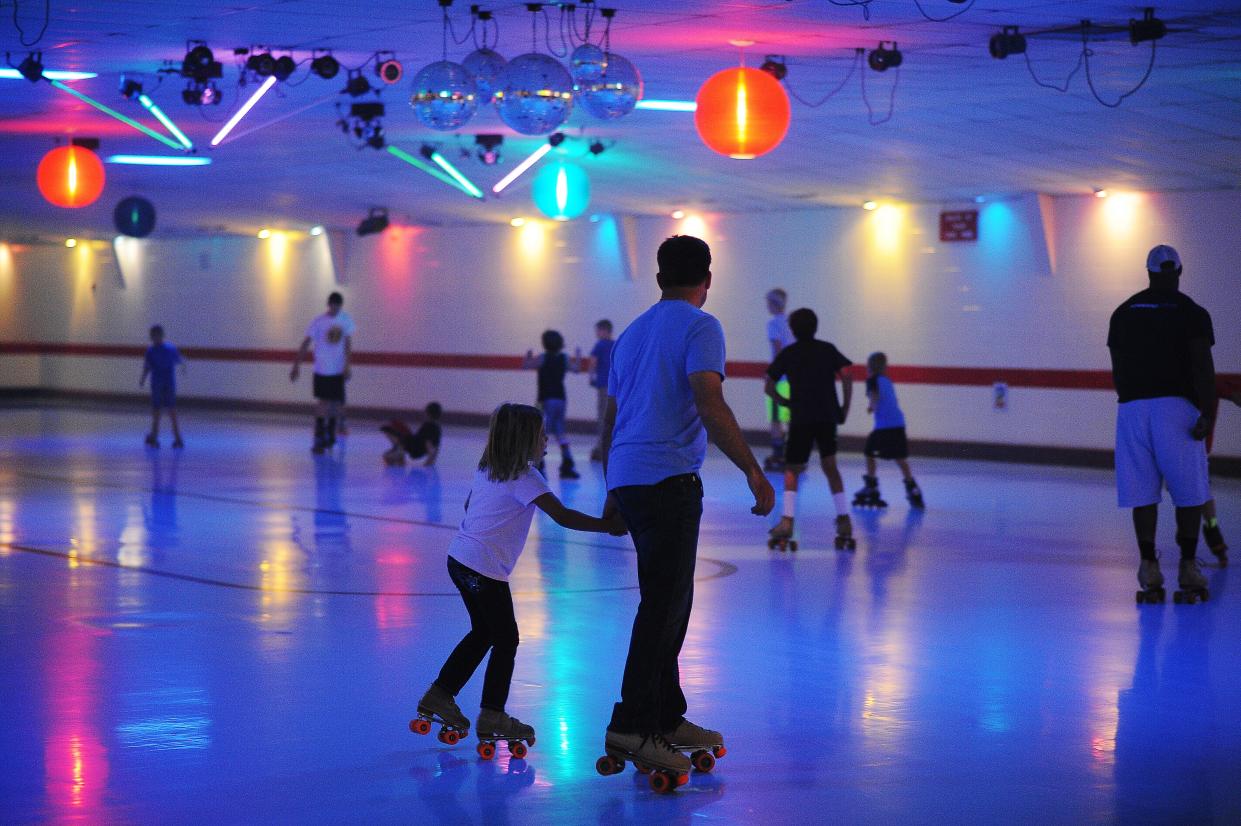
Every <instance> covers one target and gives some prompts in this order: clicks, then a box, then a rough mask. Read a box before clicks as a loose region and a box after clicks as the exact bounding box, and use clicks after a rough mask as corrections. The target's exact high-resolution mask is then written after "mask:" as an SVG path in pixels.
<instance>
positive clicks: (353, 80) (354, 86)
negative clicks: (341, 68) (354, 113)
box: [343, 69, 371, 98]
mask: <svg viewBox="0 0 1241 826" xmlns="http://www.w3.org/2000/svg"><path fill="white" fill-rule="evenodd" d="M370 90H371V82H370V81H369V80H367V79H366V78H365V77H363V76H362V70H361V69H350V70H349V80H347V81H345V88H344V90H343V93H344V94H346V95H350V96H352V97H355V98H360V97H362V95H365V94H366V93H367V92H369V91H370Z"/></svg>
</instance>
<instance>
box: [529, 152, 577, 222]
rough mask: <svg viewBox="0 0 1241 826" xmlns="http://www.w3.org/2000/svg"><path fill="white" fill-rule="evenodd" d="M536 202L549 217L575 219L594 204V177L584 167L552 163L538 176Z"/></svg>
mask: <svg viewBox="0 0 1241 826" xmlns="http://www.w3.org/2000/svg"><path fill="white" fill-rule="evenodd" d="M533 194H534V205H535V206H536V207H538V208H539V211H540V212H542V213H543V214H544V215H546V216H547V217H548V218H553V219H555V220H557V221H571V220H573V219H574V218H576V217H578V216H579V215H581V214H582V213H583V212H585V211H586V207H587V206H589V205H590V178H589V177H588V176H587V175H586V171H585V170H584V169H582V168H581V167H580V166H574V165H573V164H571V163H563V162H557V163H550V164H547V165H546V166H544V167H543V168H542V169H541V170H539V174H538V175H536V176H535V178H534V186H533Z"/></svg>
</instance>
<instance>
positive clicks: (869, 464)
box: [853, 353, 926, 510]
mask: <svg viewBox="0 0 1241 826" xmlns="http://www.w3.org/2000/svg"><path fill="white" fill-rule="evenodd" d="M866 400H867V402H868V404H867V408H866V411H867V412H868V413H874V414H875V429H874V430H872V431H871V432H870V436H868V437H867V438H866V447H865V449H864V451H863V452H864V453H865V454H866V475H865V476H863V477H862V481H863V482H864V483H865V486H864V487H862V489H861V490H859V491H858V492H857V493H856V494H854V496H853V505H854V507H863V508H886V507H887V506H888V503H887V502H885V501H883V499H882V498H881V497H880V496H879V477H878V476H877V475H875V474H876V471H875V459H876V458H878V459H892V460H894V461H895V462H896V464H897V465H898V466H899V467H900V469H901V474H902V475H903V476H904V477H905V496H906V497H907V498H908V499H909V504H910V505H911V506H913V507H915V508H917V509H919V510H921V509H922V508H924V507H926V505H925V504H924V503H923V501H922V491H921V490H920V489H919V488H918V483H917V482H916V481H914V476H913V474H912V473H910V471H909V462H908V461H906V460H907V459H908V458H909V443H908V442H907V441H906V439H905V414H903V413H901V406H900V404H898V403H897V401H896V388H895V387H893V386H892V380H891V379H890V378H888V357H887V355H885V354H884V353H871V354H870V357H869V358H868V359H866Z"/></svg>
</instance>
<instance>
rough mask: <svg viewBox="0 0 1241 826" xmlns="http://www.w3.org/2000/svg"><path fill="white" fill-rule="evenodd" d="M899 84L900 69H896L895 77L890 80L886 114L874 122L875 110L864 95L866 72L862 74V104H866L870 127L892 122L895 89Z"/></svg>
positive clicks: (894, 107)
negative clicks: (890, 90)
mask: <svg viewBox="0 0 1241 826" xmlns="http://www.w3.org/2000/svg"><path fill="white" fill-rule="evenodd" d="M900 82H901V69H900V67H899V66H898V67H897V68H896V76H895V77H894V78H892V94H891V95H890V97H889V98H888V114H886V115H884V116H883V117H882V118H880V119H879V120H875V110H874V109H873V108H872V107H871V105H870V98H869V97H867V95H866V72H862V102H863V103H865V104H866V120H867V121H868V122H869V123H870V125H871V126H879V125H880V124H883V123H887V122H888V121H890V120H892V115H894V114H896V87H897V85H898V84H899V83H900Z"/></svg>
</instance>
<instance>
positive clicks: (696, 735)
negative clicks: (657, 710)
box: [664, 720, 728, 774]
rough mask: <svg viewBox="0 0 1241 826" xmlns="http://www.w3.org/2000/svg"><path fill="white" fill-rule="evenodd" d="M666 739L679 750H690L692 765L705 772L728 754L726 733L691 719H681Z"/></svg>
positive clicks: (666, 735)
mask: <svg viewBox="0 0 1241 826" xmlns="http://www.w3.org/2000/svg"><path fill="white" fill-rule="evenodd" d="M664 739H665V740H667V741H668V745H670V746H672V747H673V748H674V749H676V750H677V751H687V752H689V753H690V755H689V762H690V765H692V766H693V767H694V769H695V771H699V772H701V773H703V774H706V773H707V772H709V771H711V770H712V769H714V768H715V761H716V760H718V759H719V758H721V757H723V756H724V755H726V754H728V749H726V748H724V735H722V734H720V733H719V732H718V731H712V730H711V729H706V728H703V727H702V726H699V725H695V724H694V723H691V722H690V721H689V720H681V723H680V725H678V726H677V727H676V729H675V730H673V731H670V732H668V733H667V734H665V735H664Z"/></svg>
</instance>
